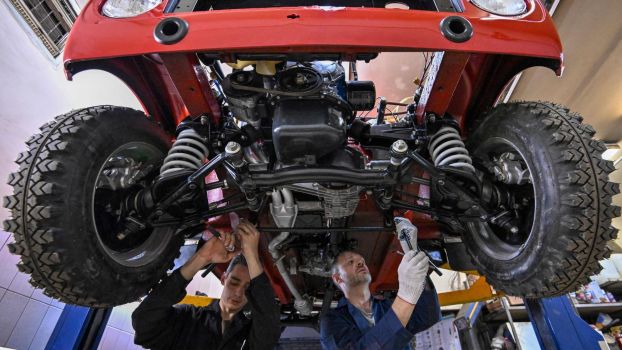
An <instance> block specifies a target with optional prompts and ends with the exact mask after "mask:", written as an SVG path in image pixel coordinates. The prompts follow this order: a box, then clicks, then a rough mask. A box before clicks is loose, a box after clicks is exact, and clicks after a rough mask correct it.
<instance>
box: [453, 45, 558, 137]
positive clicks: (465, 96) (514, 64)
mask: <svg viewBox="0 0 622 350" xmlns="http://www.w3.org/2000/svg"><path fill="white" fill-rule="evenodd" d="M532 67H544V68H549V69H550V70H552V71H553V72H554V74H556V75H557V76H561V74H562V71H563V61H562V59H561V58H560V59H559V60H557V59H550V58H543V57H522V56H510V55H492V54H477V53H472V54H471V55H470V57H469V59H468V62H467V64H466V66H465V67H464V70H463V71H462V74H461V75H460V80H459V82H458V84H457V86H456V90H455V93H454V94H453V96H452V99H451V101H450V102H449V105H448V108H447V113H449V114H450V115H452V116H454V118H456V119H457V121H458V122H459V123H460V125H461V126H462V127H463V129H464V130H465V131H467V132H470V131H472V130H473V129H474V128H475V127H476V125H477V121H478V120H479V117H480V116H482V115H483V114H484V113H485V112H486V111H488V110H489V109H490V108H492V107H494V106H495V105H496V103H497V102H498V100H499V98H500V97H501V95H502V94H503V92H504V91H506V88H507V87H508V86H509V85H510V84H511V83H512V81H513V78H514V77H515V76H516V75H518V74H520V73H521V72H523V71H524V70H527V69H529V68H532Z"/></svg>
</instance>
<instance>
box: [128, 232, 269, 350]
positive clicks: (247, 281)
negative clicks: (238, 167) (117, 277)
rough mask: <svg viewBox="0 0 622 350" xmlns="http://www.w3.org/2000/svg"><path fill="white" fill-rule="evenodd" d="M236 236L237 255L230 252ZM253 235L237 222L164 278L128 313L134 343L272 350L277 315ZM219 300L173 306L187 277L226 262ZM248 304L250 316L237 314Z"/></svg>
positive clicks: (183, 290)
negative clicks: (212, 265) (196, 304)
mask: <svg viewBox="0 0 622 350" xmlns="http://www.w3.org/2000/svg"><path fill="white" fill-rule="evenodd" d="M236 238H237V240H238V241H239V244H240V246H241V251H242V253H241V254H239V255H238V254H237V252H235V251H233V250H235V248H234V247H235V242H236ZM258 245H259V232H258V231H257V229H256V228H255V226H253V225H252V224H250V223H249V222H247V221H242V222H240V224H239V225H238V227H237V228H236V230H235V232H234V234H233V235H232V234H231V233H222V234H221V237H219V238H215V237H211V238H209V239H208V240H207V242H206V243H205V244H204V245H203V246H202V247H201V248H200V249H199V250H198V251H197V252H196V253H195V254H194V255H193V256H192V257H191V258H190V260H188V262H186V263H185V264H184V265H183V266H182V267H181V268H179V269H177V270H175V271H174V272H173V273H172V274H171V275H170V276H168V277H166V278H164V279H163V280H162V281H161V282H160V284H159V285H157V286H156V287H155V288H154V289H153V290H152V291H151V293H149V295H148V296H147V297H146V298H145V300H143V301H142V302H141V303H140V305H139V306H138V308H137V309H136V310H135V311H134V313H133V314H132V324H133V326H134V330H135V331H136V334H135V337H134V342H135V343H136V344H138V345H140V346H142V347H145V348H148V349H273V348H274V347H275V346H276V344H277V341H278V339H279V337H280V333H281V328H280V324H279V323H280V311H279V306H278V304H277V303H276V301H275V300H276V299H275V296H274V292H273V290H272V287H271V285H270V282H269V281H268V278H267V276H266V274H265V273H264V271H263V267H262V265H261V262H260V261H259V255H258ZM228 261H231V262H230V263H229V267H228V268H227V270H226V272H225V273H224V274H223V275H222V277H221V281H222V282H223V284H224V288H223V291H222V295H221V297H220V300H215V301H213V302H212V303H211V304H210V305H208V306H205V307H197V306H191V305H175V304H177V303H178V302H180V301H181V300H182V299H183V298H184V297H185V296H186V286H187V285H188V283H190V281H191V280H192V278H193V277H194V276H195V275H196V274H197V272H199V270H201V269H203V268H205V266H206V265H208V264H211V263H224V262H228ZM247 302H248V304H249V305H250V318H249V317H247V316H246V315H245V314H246V313H247V312H246V310H244V312H240V311H242V310H243V309H244V307H245V306H246V305H247Z"/></svg>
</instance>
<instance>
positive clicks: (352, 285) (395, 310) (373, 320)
mask: <svg viewBox="0 0 622 350" xmlns="http://www.w3.org/2000/svg"><path fill="white" fill-rule="evenodd" d="M397 274H398V281H399V289H398V292H397V297H396V298H395V300H394V301H393V303H391V302H390V301H389V300H379V299H375V298H372V297H371V293H370V290H369V284H370V282H371V275H370V273H369V269H368V268H367V265H366V264H365V259H364V258H363V256H361V255H360V254H358V253H356V252H354V251H343V252H341V253H339V255H337V257H335V260H334V263H333V269H332V278H333V282H334V283H335V284H336V285H337V286H338V287H339V288H340V289H341V291H342V292H343V294H344V297H343V298H342V299H341V300H340V301H339V304H338V305H337V307H336V308H335V309H332V310H330V311H329V312H328V313H327V314H326V316H324V317H323V318H322V320H321V323H320V334H321V338H320V340H321V343H322V348H324V349H411V347H410V342H411V341H412V339H413V337H414V335H415V334H416V333H418V332H421V331H423V330H425V329H427V328H429V327H430V326H432V325H433V324H435V323H436V322H438V321H439V320H440V317H441V311H440V306H439V302H438V295H437V294H436V290H435V288H434V285H433V284H432V281H431V280H430V278H429V277H428V257H427V256H426V255H425V253H423V252H416V251H415V250H411V251H409V252H407V253H406V254H405V255H404V257H403V258H402V262H401V263H400V265H399V268H398V269H397Z"/></svg>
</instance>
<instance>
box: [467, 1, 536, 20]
mask: <svg viewBox="0 0 622 350" xmlns="http://www.w3.org/2000/svg"><path fill="white" fill-rule="evenodd" d="M471 2H472V3H473V5H475V6H477V7H479V8H481V9H482V10H484V11H486V12H490V13H493V14H495V15H499V16H518V15H522V14H523V13H525V11H527V2H526V1H525V0H471Z"/></svg>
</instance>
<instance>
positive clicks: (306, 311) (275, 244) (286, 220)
mask: <svg viewBox="0 0 622 350" xmlns="http://www.w3.org/2000/svg"><path fill="white" fill-rule="evenodd" d="M281 196H282V197H281ZM270 213H271V214H272V218H273V219H274V222H275V223H276V225H277V226H278V227H293V226H294V222H295V221H296V216H297V215H298V207H297V206H296V205H295V204H294V196H293V194H292V191H291V190H289V189H286V188H283V189H281V190H280V191H272V204H271V205H270ZM287 237H289V232H281V233H280V234H279V235H278V236H276V237H275V238H273V239H272V241H270V244H269V245H268V251H269V252H270V255H272V259H274V262H275V264H276V268H277V270H278V271H279V273H280V274H281V277H283V280H284V281H285V284H286V285H287V288H288V289H289V291H290V293H292V295H293V296H294V308H295V309H296V310H298V312H300V314H301V315H304V316H309V315H311V311H312V310H313V305H312V304H311V301H310V300H308V299H306V298H305V297H303V296H302V295H301V294H300V292H299V291H298V289H297V288H296V286H295V285H294V282H293V281H292V279H291V277H290V275H289V273H288V272H287V269H286V268H285V264H284V263H283V255H281V253H280V251H279V246H280V245H281V243H283V242H284V241H285V240H286V239H287Z"/></svg>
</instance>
